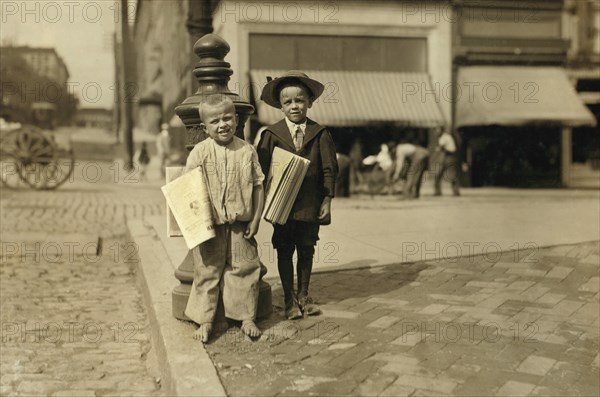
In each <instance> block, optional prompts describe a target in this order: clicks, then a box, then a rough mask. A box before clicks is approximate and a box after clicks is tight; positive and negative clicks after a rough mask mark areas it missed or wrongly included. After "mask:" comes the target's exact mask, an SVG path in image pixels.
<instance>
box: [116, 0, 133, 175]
mask: <svg viewBox="0 0 600 397" xmlns="http://www.w3.org/2000/svg"><path fill="white" fill-rule="evenodd" d="M127 14H128V8H127V0H121V66H122V76H123V78H122V79H121V85H120V87H119V88H120V90H121V95H120V97H121V100H122V101H123V116H124V120H123V121H124V123H123V132H124V138H125V139H124V140H125V150H126V153H127V158H126V161H125V168H126V169H127V170H131V169H133V114H132V102H133V100H134V98H132V97H131V93H132V92H135V90H133V89H132V88H133V87H132V85H133V84H135V83H134V81H133V79H132V77H133V73H132V72H133V70H132V66H133V63H132V56H133V53H132V51H133V46H132V45H131V40H130V37H129V21H128V18H127Z"/></svg>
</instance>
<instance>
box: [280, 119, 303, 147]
mask: <svg viewBox="0 0 600 397" xmlns="http://www.w3.org/2000/svg"><path fill="white" fill-rule="evenodd" d="M285 123H286V124H287V127H288V129H289V130H290V135H292V140H293V141H294V145H295V146H297V145H298V143H297V142H296V129H297V128H298V127H300V131H302V140H304V136H305V135H306V120H304V122H303V123H300V124H296V123H294V122H293V121H290V120H289V119H288V118H287V117H286V118H285Z"/></svg>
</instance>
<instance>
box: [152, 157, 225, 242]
mask: <svg viewBox="0 0 600 397" xmlns="http://www.w3.org/2000/svg"><path fill="white" fill-rule="evenodd" d="M184 171H185V167H167V173H166V174H167V175H166V177H167V184H166V185H164V186H163V187H161V190H162V192H163V194H164V196H165V198H166V199H167V206H168V211H167V232H168V234H169V236H171V237H175V236H183V238H184V240H185V243H186V245H187V247H188V248H189V249H192V248H194V247H195V246H197V245H198V244H201V243H203V242H205V241H207V240H210V239H211V238H213V237H215V230H214V226H213V219H212V205H211V202H210V197H209V193H208V189H207V187H206V182H205V180H204V174H203V172H202V169H201V168H200V167H198V168H195V169H193V170H191V171H190V172H188V173H184Z"/></svg>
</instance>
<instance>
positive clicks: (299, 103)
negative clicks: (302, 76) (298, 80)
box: [279, 85, 312, 124]
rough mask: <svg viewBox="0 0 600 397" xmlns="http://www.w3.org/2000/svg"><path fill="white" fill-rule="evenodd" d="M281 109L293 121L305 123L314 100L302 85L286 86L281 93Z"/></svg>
mask: <svg viewBox="0 0 600 397" xmlns="http://www.w3.org/2000/svg"><path fill="white" fill-rule="evenodd" d="M279 102H280V103H281V111H282V112H283V114H285V117H287V118H288V119H289V120H290V121H291V122H293V123H297V124H300V123H303V122H304V120H306V113H307V112H308V109H310V107H311V106H312V100H311V98H310V96H309V93H308V92H307V90H306V89H305V88H304V87H303V86H301V85H288V86H284V87H283V89H282V90H281V92H280V93H279Z"/></svg>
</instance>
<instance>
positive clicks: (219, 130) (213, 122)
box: [200, 102, 237, 145]
mask: <svg viewBox="0 0 600 397" xmlns="http://www.w3.org/2000/svg"><path fill="white" fill-rule="evenodd" d="M201 117H202V122H201V124H200V125H201V126H202V127H203V128H204V131H205V132H206V133H207V134H208V135H209V136H210V137H211V138H212V139H214V140H215V142H217V143H218V144H220V145H227V144H228V143H230V142H231V141H232V140H233V135H234V134H235V129H236V127H237V115H236V113H235V106H234V105H233V103H231V102H229V103H227V102H225V103H220V104H218V105H213V106H211V105H206V104H205V105H203V107H202V112H201Z"/></svg>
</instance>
